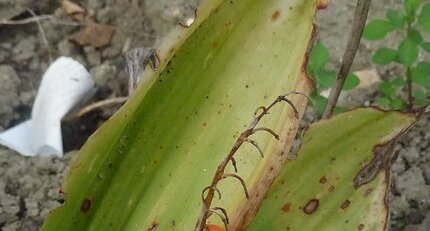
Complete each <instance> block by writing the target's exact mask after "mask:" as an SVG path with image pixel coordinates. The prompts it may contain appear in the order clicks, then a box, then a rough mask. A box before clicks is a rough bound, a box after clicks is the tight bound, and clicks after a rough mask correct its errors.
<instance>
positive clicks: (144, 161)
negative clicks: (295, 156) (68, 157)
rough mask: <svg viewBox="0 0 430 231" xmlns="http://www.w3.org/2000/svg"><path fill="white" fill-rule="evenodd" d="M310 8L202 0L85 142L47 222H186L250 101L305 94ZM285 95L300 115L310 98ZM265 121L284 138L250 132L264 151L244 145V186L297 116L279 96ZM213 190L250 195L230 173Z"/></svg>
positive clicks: (105, 225) (112, 225)
mask: <svg viewBox="0 0 430 231" xmlns="http://www.w3.org/2000/svg"><path fill="white" fill-rule="evenodd" d="M315 10H316V3H315V1H314V0H240V1H239V0H224V1H223V0H207V1H206V2H205V3H203V5H202V6H201V7H200V8H199V10H198V11H197V19H196V21H195V22H194V24H193V25H192V26H191V27H190V28H177V30H176V31H175V32H172V34H171V35H170V36H169V39H170V40H171V41H170V42H166V43H164V44H162V45H161V46H160V48H159V49H158V50H157V53H158V55H159V57H160V66H159V68H158V70H157V71H152V70H151V69H149V68H148V69H147V70H146V72H145V75H144V78H143V81H142V84H141V85H140V86H139V88H138V89H137V91H136V92H135V93H134V95H133V96H132V98H131V99H130V100H129V101H128V102H127V103H126V105H125V106H124V107H122V108H121V110H120V111H119V112H118V113H116V114H115V115H114V116H113V117H112V118H111V119H110V120H109V121H108V122H107V123H106V124H104V125H103V126H102V127H101V128H100V129H99V130H98V131H97V132H96V133H95V134H94V135H93V136H92V137H91V138H90V139H89V140H88V142H87V143H86V145H85V146H84V147H83V149H82V150H81V152H80V155H79V157H78V158H77V160H76V161H75V162H74V164H73V166H72V168H71V171H70V173H69V175H68V176H67V178H66V179H65V182H64V185H63V188H62V191H63V192H64V194H65V199H66V201H65V204H64V205H63V206H61V207H59V208H57V209H56V210H54V211H53V212H52V213H51V214H50V216H49V217H48V219H47V220H46V221H45V223H44V225H43V227H42V230H55V231H57V230H62V231H67V230H80V231H81V230H103V231H104V230H151V229H152V228H154V227H157V231H160V230H181V231H182V230H193V229H194V226H195V224H196V221H197V218H198V216H199V213H200V209H201V203H200V196H201V195H200V193H201V191H202V189H203V188H204V187H205V186H207V185H209V183H210V180H211V179H212V177H213V175H214V172H215V169H216V167H217V165H218V163H219V162H220V160H221V159H222V158H224V157H225V156H226V154H227V152H228V151H229V149H230V148H231V145H232V144H233V142H234V141H235V136H236V135H237V134H238V133H240V132H241V131H243V130H244V127H245V126H248V123H249V122H250V121H251V119H252V115H253V112H254V110H255V109H256V107H257V106H260V105H267V104H268V103H269V102H271V101H273V100H274V99H275V98H276V97H277V96H279V95H281V94H284V93H286V92H288V91H291V90H298V91H302V92H304V93H306V94H309V91H310V86H309V85H310V83H309V81H308V79H307V76H306V75H305V73H304V69H303V68H304V63H305V60H306V51H307V48H308V46H309V41H311V37H312V34H313V25H312V22H313V19H314V14H315ZM172 44H173V45H172ZM292 101H293V102H294V104H295V105H296V107H297V108H298V109H299V111H300V112H301V113H302V112H303V110H304V107H305V105H306V100H305V99H304V98H303V97H300V96H297V97H296V96H294V97H292ZM261 125H262V126H266V127H270V128H271V129H273V130H274V131H276V132H278V133H279V134H280V135H281V142H278V141H276V140H274V139H273V138H272V137H271V136H270V135H267V134H265V133H261V134H256V135H255V136H254V137H253V138H254V139H255V140H257V141H258V143H259V145H260V146H261V147H262V148H263V150H264V152H265V158H264V159H260V157H259V155H258V153H256V151H255V149H254V148H253V147H250V146H245V147H243V148H242V149H241V150H240V151H239V153H238V157H237V162H238V168H239V174H240V175H241V176H242V177H243V178H244V179H245V181H246V182H247V185H248V189H249V190H250V193H251V194H255V193H258V192H260V194H261V193H264V192H265V190H267V188H268V185H270V184H271V182H270V181H267V180H265V181H264V182H265V184H266V185H265V184H263V183H261V182H262V181H263V178H264V176H265V175H267V173H268V172H270V171H273V169H275V170H276V169H278V168H279V166H280V163H281V162H282V160H283V158H285V156H282V155H280V153H283V152H284V151H287V150H289V147H290V145H291V143H292V139H293V137H294V135H295V133H296V129H297V126H298V121H297V120H296V119H295V118H294V116H293V113H292V111H291V109H290V108H289V107H288V106H287V105H286V104H281V105H279V106H276V108H275V110H273V111H271V113H270V115H268V116H267V118H265V119H264V121H262V124H261ZM230 170H231V169H230ZM257 186H259V187H258V188H257ZM220 190H221V191H222V193H223V195H224V197H223V199H222V200H221V201H216V203H217V205H219V206H223V207H224V208H226V209H227V211H228V212H229V213H230V214H234V211H236V209H237V208H238V207H239V206H240V205H241V203H248V201H247V200H246V199H245V198H244V196H243V191H242V189H241V186H240V184H239V183H238V182H237V181H234V180H230V179H228V180H225V181H223V182H222V185H221V187H220ZM254 203H257V202H254ZM249 206H252V204H251V205H249ZM239 214H240V213H239ZM237 219H240V217H237ZM211 222H212V223H218V224H221V221H219V220H218V219H217V218H216V217H213V218H211ZM232 222H233V221H232Z"/></svg>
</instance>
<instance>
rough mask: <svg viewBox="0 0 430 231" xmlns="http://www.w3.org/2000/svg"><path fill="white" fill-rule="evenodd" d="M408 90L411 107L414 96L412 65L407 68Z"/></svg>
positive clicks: (409, 106)
mask: <svg viewBox="0 0 430 231" xmlns="http://www.w3.org/2000/svg"><path fill="white" fill-rule="evenodd" d="M406 92H407V94H408V105H407V108H408V109H411V108H412V105H413V101H414V98H413V97H412V78H411V67H408V68H407V69H406Z"/></svg>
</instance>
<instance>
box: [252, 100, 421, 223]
mask: <svg viewBox="0 0 430 231" xmlns="http://www.w3.org/2000/svg"><path fill="white" fill-rule="evenodd" d="M415 119H416V118H415V117H414V116H413V115H412V114H405V113H399V112H383V111H380V110H377V109H373V108H367V109H356V110H352V111H348V112H345V113H342V114H339V115H337V116H334V117H333V118H331V119H329V120H322V121H320V122H318V123H315V124H312V125H311V126H310V128H309V129H308V131H307V132H306V134H305V136H304V140H303V144H302V147H301V149H300V151H299V152H298V154H297V159H296V160H290V161H287V162H286V163H285V164H284V167H283V169H282V170H281V173H280V175H279V177H278V178H277V179H276V180H275V182H274V183H273V185H272V187H271V188H270V190H269V192H268V194H267V195H266V199H265V200H264V201H263V203H262V206H261V207H260V209H259V211H258V213H257V215H256V217H255V219H254V221H253V222H252V223H251V226H250V227H249V228H248V229H247V230H249V231H260V230H271V231H281V230H285V229H286V227H289V228H290V229H289V230H291V231H307V230H324V231H331V230H357V229H360V228H361V229H364V230H369V231H373V230H374V231H380V230H384V229H385V228H386V225H387V219H388V209H387V204H386V201H387V197H388V195H389V194H388V193H389V188H390V187H389V177H390V176H389V171H388V170H389V167H390V165H389V163H391V158H392V155H391V153H390V152H389V151H390V150H391V149H390V148H389V147H388V146H386V144H390V145H391V144H392V143H393V141H394V140H396V139H397V137H398V136H399V135H401V134H403V133H405V132H406V131H407V130H408V129H409V128H410V127H411V126H412V124H413V123H414V122H415ZM334 159H335V161H332V160H334ZM361 163H364V165H362V164H361ZM363 169H365V171H364V170H363ZM359 173H361V174H359ZM357 175H359V176H362V177H361V178H360V179H363V180H360V181H359V182H360V183H361V185H362V186H361V187H355V186H354V183H355V182H356V177H357ZM321 176H323V177H321ZM327 179H330V184H327V183H326V184H323V183H321V182H325V181H326V180H327ZM335 189H336V190H335ZM287 192H289V193H288V194H287ZM370 192H371V193H370ZM363 195H367V196H363ZM309 198H317V199H318V200H317V199H313V200H310V199H309ZM345 198H347V199H345ZM285 201H288V202H289V203H292V204H299V205H302V207H303V209H302V210H290V212H289V213H288V214H287V213H285V212H284V211H283V210H282V208H283V205H284V204H285ZM317 201H318V203H317ZM309 214H311V215H309Z"/></svg>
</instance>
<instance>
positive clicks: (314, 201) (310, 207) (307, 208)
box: [303, 199, 320, 214]
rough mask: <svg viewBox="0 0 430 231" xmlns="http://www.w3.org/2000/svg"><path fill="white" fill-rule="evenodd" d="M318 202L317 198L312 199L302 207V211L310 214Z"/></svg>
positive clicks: (316, 207) (315, 208)
mask: <svg viewBox="0 0 430 231" xmlns="http://www.w3.org/2000/svg"><path fill="white" fill-rule="evenodd" d="M319 204H320V202H319V200H317V199H312V200H310V201H309V202H308V203H307V204H306V205H305V207H304V208H303V212H305V213H306V214H312V213H314V212H315V211H316V210H317V209H318V206H319Z"/></svg>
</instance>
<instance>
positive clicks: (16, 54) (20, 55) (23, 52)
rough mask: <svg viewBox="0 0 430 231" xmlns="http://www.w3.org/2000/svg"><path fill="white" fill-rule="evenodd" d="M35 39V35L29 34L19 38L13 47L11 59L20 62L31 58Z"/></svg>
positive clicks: (34, 47)
mask: <svg viewBox="0 0 430 231" xmlns="http://www.w3.org/2000/svg"><path fill="white" fill-rule="evenodd" d="M37 42H38V41H37V39H36V37H35V36H29V37H27V38H23V39H21V40H20V41H19V42H18V44H16V45H15V47H14V48H13V50H12V52H13V60H15V61H16V62H21V61H24V60H27V59H29V58H31V57H32V56H33V55H34V50H35V49H36V43H37Z"/></svg>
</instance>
